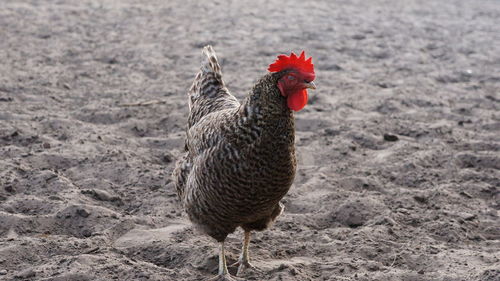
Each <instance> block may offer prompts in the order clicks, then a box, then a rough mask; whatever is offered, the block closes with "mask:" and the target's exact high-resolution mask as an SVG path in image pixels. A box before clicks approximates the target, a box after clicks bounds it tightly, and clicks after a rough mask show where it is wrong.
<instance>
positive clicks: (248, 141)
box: [173, 46, 296, 242]
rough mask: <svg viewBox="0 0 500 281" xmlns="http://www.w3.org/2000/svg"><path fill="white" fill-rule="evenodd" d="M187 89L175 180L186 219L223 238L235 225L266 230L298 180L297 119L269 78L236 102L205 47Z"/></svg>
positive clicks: (275, 76) (274, 77)
mask: <svg viewBox="0 0 500 281" xmlns="http://www.w3.org/2000/svg"><path fill="white" fill-rule="evenodd" d="M203 53H204V59H203V62H202V67H201V71H200V72H199V73H198V74H197V76H196V78H195V80H194V82H193V85H192V87H191V89H190V90H189V93H188V95H189V108H190V114H189V119H188V126H187V136H186V144H185V149H186V152H185V154H184V155H183V156H182V158H181V159H179V160H178V162H177V164H176V168H175V170H174V173H173V178H174V183H175V186H176V189H177V192H178V195H179V198H180V200H181V201H182V203H183V205H184V207H185V210H186V212H187V214H188V215H189V218H190V220H191V221H192V222H193V223H194V224H195V225H196V226H197V227H198V228H199V229H201V230H202V231H203V232H205V233H206V234H208V235H210V236H211V237H213V238H215V239H216V240H217V241H219V242H220V241H224V239H225V238H226V236H227V235H228V234H229V233H231V232H233V231H234V230H235V229H236V228H237V227H238V226H241V227H242V228H243V229H245V230H247V231H250V230H263V229H265V228H267V227H268V226H269V225H270V223H271V222H272V221H274V219H275V218H276V217H277V216H278V215H279V214H281V212H282V210H283V206H282V205H281V203H280V200H281V199H282V198H283V196H284V195H285V194H286V193H287V192H288V190H289V188H290V186H291V184H292V182H293V179H294V177H295V170H296V159H295V148H294V139H295V135H294V117H293V113H292V111H291V110H290V109H289V108H288V107H287V105H286V99H285V97H283V96H282V95H281V93H280V91H279V89H278V87H277V81H278V79H279V78H281V77H282V76H283V75H284V74H285V73H286V72H285V71H283V72H276V73H268V74H267V75H265V76H264V77H262V78H261V79H260V80H259V81H258V82H257V83H256V84H255V85H254V86H253V88H252V90H251V91H250V93H249V95H248V96H247V98H246V99H245V100H244V101H243V102H242V103H239V102H238V101H237V99H236V98H235V97H234V96H233V95H231V94H230V93H229V91H228V90H227V88H226V87H225V85H224V82H223V81H222V73H221V71H220V66H219V64H218V62H217V58H216V56H215V53H214V52H213V50H212V48H211V47H210V46H207V47H205V48H204V50H203Z"/></svg>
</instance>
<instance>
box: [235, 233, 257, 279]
mask: <svg viewBox="0 0 500 281" xmlns="http://www.w3.org/2000/svg"><path fill="white" fill-rule="evenodd" d="M249 244H250V231H246V230H245V239H244V240H243V248H242V249H241V255H240V258H239V259H238V261H237V262H236V263H234V264H232V266H236V265H239V266H238V272H237V273H236V276H240V275H241V273H242V272H243V271H244V270H245V269H247V268H251V269H253V270H257V269H256V268H255V266H253V265H252V264H251V263H250V257H249V255H248V246H249Z"/></svg>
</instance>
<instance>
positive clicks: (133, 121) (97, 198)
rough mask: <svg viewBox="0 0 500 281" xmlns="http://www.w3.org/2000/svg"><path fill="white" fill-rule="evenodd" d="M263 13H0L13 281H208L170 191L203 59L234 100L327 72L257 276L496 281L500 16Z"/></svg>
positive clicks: (191, 6)
mask: <svg viewBox="0 0 500 281" xmlns="http://www.w3.org/2000/svg"><path fill="white" fill-rule="evenodd" d="M205 2H207V3H205ZM208 2H209V3H208ZM250 2H251V3H250ZM268 2H269V1H263V0H258V1H248V3H247V4H245V3H244V2H243V1H216V2H212V1H193V0H182V1H160V0H155V1H138V0H137V1H132V0H126V1H48V0H46V1H35V0H33V1H9V0H3V1H0V62H1V63H0V280H204V279H207V278H209V277H211V276H213V275H214V274H215V272H216V269H217V245H216V243H215V241H213V240H211V239H210V238H208V237H206V236H202V235H198V234H196V233H194V232H193V229H192V228H191V226H190V224H189V222H188V221H187V219H186V216H185V214H183V212H182V210H181V209H180V207H179V204H178V203H177V200H176V195H175V191H174V190H173V186H172V183H171V182H170V173H171V171H172V168H173V165H174V162H175V159H176V157H178V155H180V152H181V149H182V148H183V138H184V127H185V123H186V118H187V112H188V108H187V99H186V91H187V89H188V88H189V86H190V84H191V82H192V80H193V78H194V75H195V73H196V72H197V69H198V68H199V64H200V55H201V48H202V47H203V46H204V45H206V44H212V45H213V46H214V48H215V50H216V51H217V52H218V55H219V57H220V59H221V63H222V67H223V72H224V78H225V80H226V83H227V84H228V86H229V89H230V90H231V91H232V92H233V93H234V94H235V95H236V96H237V97H238V98H241V97H243V96H244V95H245V94H246V93H247V92H248V90H249V89H250V87H251V86H252V84H253V83H254V81H256V79H258V78H259V77H260V76H261V75H263V74H264V73H265V71H266V68H267V65H268V64H269V63H271V62H273V60H274V58H275V56H276V55H277V54H280V53H289V52H290V51H296V52H300V51H301V50H303V49H304V50H306V52H307V53H308V54H309V55H311V56H312V57H313V60H314V63H315V66H316V75H317V79H316V81H315V82H317V85H318V90H317V91H315V92H310V94H311V99H310V103H309V105H308V106H307V107H306V108H305V109H304V110H303V111H301V112H299V113H298V114H296V118H297V139H296V143H297V149H298V154H299V170H298V175H297V178H296V180H295V184H294V186H293V187H292V189H291V192H290V193H289V195H287V196H286V199H285V202H284V203H285V205H286V210H285V213H284V215H283V216H282V217H281V218H280V219H279V221H278V222H277V223H276V225H275V226H274V227H273V228H272V229H270V230H267V231H265V232H261V233H255V234H254V235H253V240H252V243H251V245H250V251H251V252H250V254H251V257H252V259H253V263H254V264H255V265H256V266H257V267H258V268H259V269H260V270H261V272H258V271H248V272H247V273H246V274H245V275H244V277H245V278H246V279H248V280H382V281H391V280H408V281H410V280H412V281H413V280H443V281H444V280H446V281H453V280H473V281H476V280H480V281H498V280H500V277H499V276H500V219H499V210H500V192H499V191H500V153H499V151H500V111H499V109H500V33H499V32H498V26H499V25H500V21H499V19H500V2H499V1H488V0H485V1H453V0H443V1H416V0H415V1H407V0H405V1H396V0H394V1H383V0H382V1H361V0H358V1H342V0H335V1H307V2H306V1H270V2H271V3H268ZM149 101H156V102H153V103H152V104H143V105H137V104H136V105H132V106H131V104H134V103H140V102H149ZM241 239H242V232H241V231H238V232H236V233H235V234H233V235H230V237H229V238H228V240H227V255H228V260H229V262H234V261H235V260H236V259H237V257H238V255H239V249H240V247H241ZM230 270H231V271H232V272H233V273H234V271H235V268H234V267H231V268H230Z"/></svg>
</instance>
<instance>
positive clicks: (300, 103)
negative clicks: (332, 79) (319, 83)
mask: <svg viewBox="0 0 500 281" xmlns="http://www.w3.org/2000/svg"><path fill="white" fill-rule="evenodd" d="M286 103H287V105H288V108H290V109H291V110H294V111H299V110H301V109H302V108H304V106H306V104H307V90H306V89H303V90H300V91H297V92H295V93H293V94H290V95H288V98H287V99H286Z"/></svg>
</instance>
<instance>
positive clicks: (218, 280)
mask: <svg viewBox="0 0 500 281" xmlns="http://www.w3.org/2000/svg"><path fill="white" fill-rule="evenodd" d="M208 281H235V279H233V278H232V277H231V275H230V274H229V271H228V270H227V265H226V254H225V252H224V241H223V242H220V244H219V273H218V274H217V276H215V277H214V278H211V279H209V280H208Z"/></svg>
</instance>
